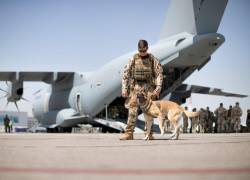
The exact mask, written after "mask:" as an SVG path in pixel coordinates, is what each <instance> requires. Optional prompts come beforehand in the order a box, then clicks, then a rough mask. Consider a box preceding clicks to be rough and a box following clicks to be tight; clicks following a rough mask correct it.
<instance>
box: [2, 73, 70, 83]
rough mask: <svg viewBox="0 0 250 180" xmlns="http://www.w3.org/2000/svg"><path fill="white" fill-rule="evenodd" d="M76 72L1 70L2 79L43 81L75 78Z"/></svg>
mask: <svg viewBox="0 0 250 180" xmlns="http://www.w3.org/2000/svg"><path fill="white" fill-rule="evenodd" d="M73 77H74V72H25V71H22V72H13V71H9V72H0V81H11V82H15V81H42V82H45V83H49V84H51V83H60V82H64V83H65V82H68V81H71V80H73Z"/></svg>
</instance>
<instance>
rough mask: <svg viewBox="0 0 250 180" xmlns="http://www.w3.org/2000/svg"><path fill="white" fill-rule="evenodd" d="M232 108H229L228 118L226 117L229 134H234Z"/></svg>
mask: <svg viewBox="0 0 250 180" xmlns="http://www.w3.org/2000/svg"><path fill="white" fill-rule="evenodd" d="M232 108H233V107H232V106H231V105H230V106H229V109H228V110H227V117H226V119H227V125H226V126H227V132H233V127H234V126H233V125H232V124H233V123H232Z"/></svg>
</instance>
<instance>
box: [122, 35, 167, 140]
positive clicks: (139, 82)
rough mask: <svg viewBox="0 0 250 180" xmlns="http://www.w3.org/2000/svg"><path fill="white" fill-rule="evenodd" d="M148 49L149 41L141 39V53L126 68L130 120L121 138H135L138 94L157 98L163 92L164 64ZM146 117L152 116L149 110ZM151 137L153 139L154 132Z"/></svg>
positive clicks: (124, 89)
mask: <svg viewBox="0 0 250 180" xmlns="http://www.w3.org/2000/svg"><path fill="white" fill-rule="evenodd" d="M147 50H148V42H147V41H146V40H139V42H138V51H139V53H136V54H135V55H134V56H133V58H132V59H130V60H129V63H128V64H127V65H126V66H125V68H124V74H123V78H122V97H124V98H127V99H126V102H125V107H126V108H127V109H128V121H127V127H126V129H125V133H124V134H123V135H122V136H121V137H120V140H132V139H133V133H134V128H135V122H136V120H137V116H138V107H139V106H138V103H137V94H139V93H142V94H144V95H145V97H146V98H151V99H152V100H156V98H158V97H159V95H160V92H161V87H162V80H163V75H162V71H163V70H162V66H161V64H160V63H159V61H158V60H157V59H156V58H155V57H154V56H153V55H152V54H150V53H148V52H147ZM144 118H145V119H146V120H147V119H149V118H151V116H149V115H148V113H147V111H145V112H144ZM145 122H146V121H145ZM148 122H149V121H148ZM145 127H146V125H145ZM145 130H146V129H145ZM149 139H153V135H152V132H151V134H150V137H149Z"/></svg>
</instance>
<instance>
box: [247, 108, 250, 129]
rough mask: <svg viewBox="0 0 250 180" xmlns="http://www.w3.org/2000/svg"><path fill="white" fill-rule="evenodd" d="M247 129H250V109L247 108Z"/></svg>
mask: <svg viewBox="0 0 250 180" xmlns="http://www.w3.org/2000/svg"><path fill="white" fill-rule="evenodd" d="M246 125H247V131H248V132H249V131H250V109H248V110H247V119H246Z"/></svg>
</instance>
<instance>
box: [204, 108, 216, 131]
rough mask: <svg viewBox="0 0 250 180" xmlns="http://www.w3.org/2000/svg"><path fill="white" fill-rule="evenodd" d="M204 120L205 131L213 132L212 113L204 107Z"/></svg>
mask: <svg viewBox="0 0 250 180" xmlns="http://www.w3.org/2000/svg"><path fill="white" fill-rule="evenodd" d="M205 112H206V120H205V132H206V133H212V132H213V119H214V117H213V116H214V115H213V112H211V111H210V110H209V109H206V111H205Z"/></svg>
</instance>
